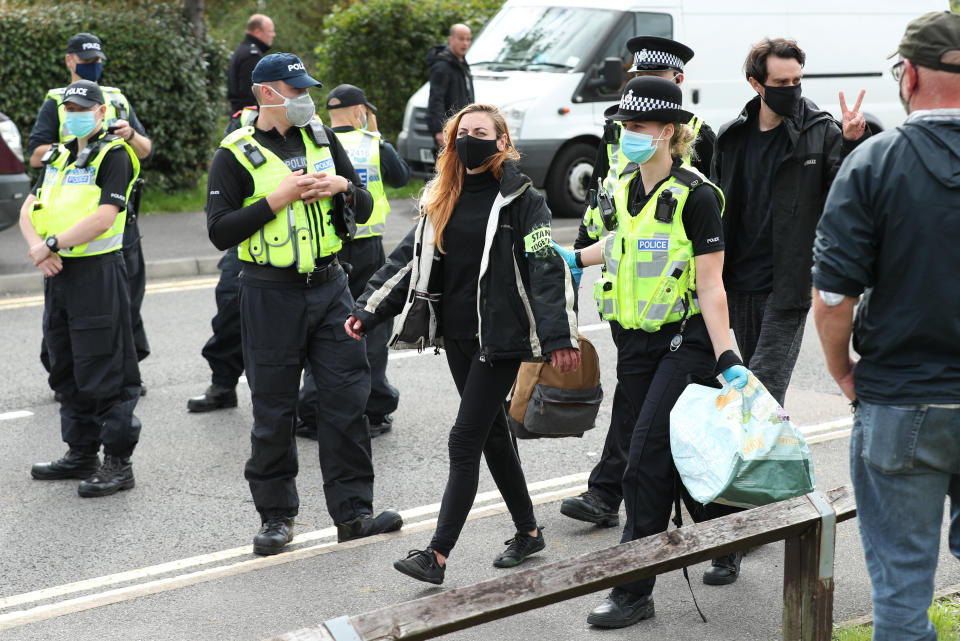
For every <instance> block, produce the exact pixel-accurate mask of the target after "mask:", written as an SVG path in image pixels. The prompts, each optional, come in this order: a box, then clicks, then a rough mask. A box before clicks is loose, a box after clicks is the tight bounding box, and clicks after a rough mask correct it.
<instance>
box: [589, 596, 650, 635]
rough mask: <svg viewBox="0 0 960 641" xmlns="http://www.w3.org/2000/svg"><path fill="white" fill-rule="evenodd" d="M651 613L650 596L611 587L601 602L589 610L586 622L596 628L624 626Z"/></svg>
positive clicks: (646, 617)
mask: <svg viewBox="0 0 960 641" xmlns="http://www.w3.org/2000/svg"><path fill="white" fill-rule="evenodd" d="M653 615H654V609H653V597H652V596H650V595H649V594H648V595H646V596H638V595H636V594H632V593H630V592H627V591H626V590H621V589H620V588H613V590H611V591H610V595H609V596H608V597H607V598H606V599H604V600H603V603H601V604H600V605H598V606H597V607H595V608H594V609H592V610H590V614H588V615H587V623H589V624H590V625H595V626H597V627H598V628H625V627H627V626H628V625H633V624H634V623H637V622H638V621H643V620H644V619H649V618H651V617H653Z"/></svg>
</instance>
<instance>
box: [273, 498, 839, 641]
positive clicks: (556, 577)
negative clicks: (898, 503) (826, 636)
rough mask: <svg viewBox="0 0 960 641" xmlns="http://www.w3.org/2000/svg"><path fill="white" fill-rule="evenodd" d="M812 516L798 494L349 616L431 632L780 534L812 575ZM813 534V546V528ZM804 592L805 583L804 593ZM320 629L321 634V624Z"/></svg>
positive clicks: (384, 635) (361, 622) (384, 637)
mask: <svg viewBox="0 0 960 641" xmlns="http://www.w3.org/2000/svg"><path fill="white" fill-rule="evenodd" d="M849 494H850V492H849V489H847V488H838V489H837V490H834V491H831V492H828V493H827V498H828V500H829V501H830V502H831V503H832V504H833V503H839V504H841V505H846V503H844V502H845V501H847V499H848V496H849ZM844 509H845V510H847V511H848V510H849V508H848V507H844ZM819 522H820V514H819V512H818V511H817V509H816V508H814V507H813V505H812V504H811V503H810V501H809V500H808V499H807V498H806V497H798V498H795V499H790V500H787V501H782V502H780V503H775V504H772V505H767V506H763V507H760V508H756V509H753V510H748V511H745V512H739V513H737V514H733V515H730V516H726V517H723V518H719V519H714V520H712V521H706V522H704V523H699V524H696V525H693V526H690V527H685V528H682V529H679V530H671V531H669V532H665V533H662V534H658V535H654V536H650V537H646V538H643V539H640V540H637V541H632V542H630V543H626V544H623V545H617V546H614V547H610V548H606V549H603V550H598V551H596V552H590V553H587V554H583V555H580V556H577V557H573V558H569V559H564V560H561V561H557V562H555V563H550V564H547V565H542V566H539V567H536V568H532V569H529V570H524V571H519V572H514V573H511V574H509V575H507V576H503V577H501V578H497V579H493V580H489V581H484V582H482V583H478V584H476V585H472V586H468V587H464V588H455V589H452V590H448V591H445V592H442V593H439V594H435V595H431V596H428V597H424V598H421V599H416V600H414V601H407V602H405V603H400V604H397V605H393V606H389V607H386V608H382V609H380V610H376V611H373V612H368V613H364V614H360V615H356V616H353V617H350V622H351V624H352V626H353V628H354V630H355V631H356V633H357V636H358V637H359V638H360V639H362V640H364V641H372V640H377V641H400V640H403V641H415V640H419V639H431V638H435V637H438V636H441V635H443V634H448V633H450V632H454V631H456V630H462V629H466V628H470V627H473V626H476V625H479V624H481V623H485V622H487V621H493V620H496V619H501V618H504V617H507V616H510V615H513V614H518V613H521V612H526V611H528V610H532V609H535V608H539V607H543V606H546V605H550V604H553V603H558V602H561V601H565V600H567V599H572V598H576V597H579V596H582V595H584V594H589V593H592V592H597V591H599V590H603V589H606V588H610V587H613V586H615V585H619V584H621V583H624V582H627V581H634V580H637V579H641V578H646V577H650V576H655V575H658V574H662V573H664V572H669V571H670V570H676V569H680V568H682V567H685V566H688V565H693V564H695V563H700V562H702V561H706V560H708V559H712V558H715V557H717V556H720V555H724V554H730V553H731V552H735V551H737V550H744V549H747V548H750V547H754V546H757V545H762V544H765V543H772V542H775V541H780V540H784V539H787V540H794V541H796V543H795V544H794V545H797V546H799V547H798V548H797V549H796V550H793V551H792V552H791V553H790V554H792V555H794V556H796V560H795V564H796V563H799V564H805V565H810V567H811V568H812V569H811V570H809V571H810V572H812V573H813V577H814V579H816V578H817V573H818V568H819V563H818V562H817V559H816V558H809V551H808V552H807V553H806V554H802V555H801V548H804V547H809V546H806V545H800V544H801V542H806V540H807V539H805V538H804V536H805V535H806V536H810V535H809V534H808V533H809V532H810V531H811V530H812V529H813V526H814V525H815V524H818V523H819ZM814 538H815V539H816V542H817V544H818V547H817V550H819V535H818V534H817V535H816V536H814ZM785 572H786V568H785ZM799 578H800V579H801V580H802V579H803V578H804V576H803V575H802V574H801V575H799ZM812 592H813V588H812V586H811V591H810V594H811V596H810V597H808V599H810V600H811V601H812ZM785 602H786V586H785ZM801 605H802V603H801ZM807 610H808V611H812V607H810V606H809V605H808V607H807ZM785 616H786V615H785ZM314 630H319V628H308V629H304V630H298V631H296V632H295V633H290V634H296V635H297V636H288V635H283V636H280V637H276V638H275V641H281V640H282V641H328V640H329V639H331V638H332V637H329V636H305V635H308V634H309V633H311V631H314ZM323 632H324V633H326V634H329V632H327V631H326V630H325V629H324V630H323ZM318 634H319V633H318ZM784 638H787V637H786V636H785V637H784ZM793 638H801V637H793Z"/></svg>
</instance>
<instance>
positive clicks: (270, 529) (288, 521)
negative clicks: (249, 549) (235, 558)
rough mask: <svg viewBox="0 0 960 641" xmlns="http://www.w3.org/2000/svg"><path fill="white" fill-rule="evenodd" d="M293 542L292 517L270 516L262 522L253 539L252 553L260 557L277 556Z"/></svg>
mask: <svg viewBox="0 0 960 641" xmlns="http://www.w3.org/2000/svg"><path fill="white" fill-rule="evenodd" d="M292 540H293V517H288V516H271V517H269V518H267V519H265V520H264V521H263V524H262V525H261V526H260V531H259V532H257V535H256V536H255V537H253V553H254V554H259V555H261V556H268V555H270V554H278V553H279V552H281V551H282V550H283V547H284V546H285V545H286V544H287V543H289V542H290V541H292Z"/></svg>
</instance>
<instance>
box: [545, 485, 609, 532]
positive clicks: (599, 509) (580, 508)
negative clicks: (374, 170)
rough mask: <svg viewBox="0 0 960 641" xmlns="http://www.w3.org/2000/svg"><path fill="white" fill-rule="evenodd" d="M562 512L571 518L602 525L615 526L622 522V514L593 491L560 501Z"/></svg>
mask: <svg viewBox="0 0 960 641" xmlns="http://www.w3.org/2000/svg"><path fill="white" fill-rule="evenodd" d="M560 514H563V515H564V516H569V517H570V518H571V519H577V520H578V521H586V522H587V523H596V524H597V525H599V526H600V527H615V526H617V525H619V524H620V515H619V514H617V510H615V509H613V508H612V507H610V506H609V505H607V504H606V502H604V500H603V499H601V498H600V497H599V496H597V495H596V494H594V493H593V492H584V493H583V494H581V495H580V496H571V497H569V498H565V499H563V502H561V503H560Z"/></svg>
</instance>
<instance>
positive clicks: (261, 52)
mask: <svg viewBox="0 0 960 641" xmlns="http://www.w3.org/2000/svg"><path fill="white" fill-rule="evenodd" d="M276 35H277V32H276V29H275V28H274V25H273V20H271V19H270V18H268V17H267V16H265V15H263V14H260V13H255V14H253V15H252V16H250V18H249V19H248V20H247V28H246V34H245V35H244V36H243V40H242V41H241V42H240V44H239V45H237V48H236V49H235V50H234V51H233V55H232V56H230V64H229V65H228V66H227V100H228V101H230V113H231V114H233V116H234V117H236V116H237V112H239V111H240V110H242V109H243V108H244V107H249V106H251V105H255V104H257V101H256V99H255V98H254V97H253V90H252V89H251V88H250V85H251V84H252V83H251V81H250V78H251V75H252V74H253V68H254V67H256V66H257V63H258V62H260V59H261V58H263V57H264V56H265V55H267V51H269V50H270V45H272V44H273V39H274V38H275V37H276Z"/></svg>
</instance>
